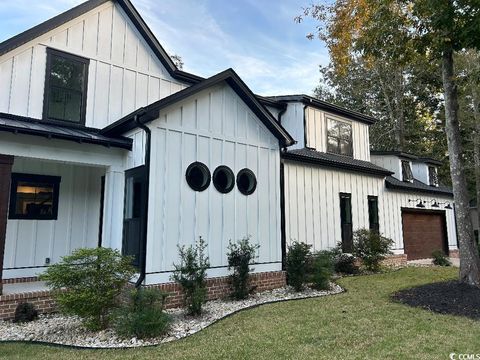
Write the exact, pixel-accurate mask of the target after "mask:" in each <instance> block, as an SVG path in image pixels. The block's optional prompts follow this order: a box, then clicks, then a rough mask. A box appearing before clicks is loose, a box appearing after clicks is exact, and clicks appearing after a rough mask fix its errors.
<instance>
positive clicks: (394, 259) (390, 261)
mask: <svg viewBox="0 0 480 360" xmlns="http://www.w3.org/2000/svg"><path fill="white" fill-rule="evenodd" d="M382 265H385V266H406V265H407V254H398V255H391V256H388V257H387V258H386V259H385V260H383V261H382Z"/></svg>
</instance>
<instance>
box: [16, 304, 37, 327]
mask: <svg viewBox="0 0 480 360" xmlns="http://www.w3.org/2000/svg"><path fill="white" fill-rule="evenodd" d="M37 319H38V311H37V309H35V306H34V305H33V304H32V303H20V304H18V305H17V307H16V309H15V315H14V317H13V322H14V323H17V322H20V323H23V322H30V321H34V320H37Z"/></svg>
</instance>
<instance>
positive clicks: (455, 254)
mask: <svg viewBox="0 0 480 360" xmlns="http://www.w3.org/2000/svg"><path fill="white" fill-rule="evenodd" d="M448 256H449V257H451V258H454V259H458V258H459V257H460V252H459V251H458V250H450V251H449V252H448Z"/></svg>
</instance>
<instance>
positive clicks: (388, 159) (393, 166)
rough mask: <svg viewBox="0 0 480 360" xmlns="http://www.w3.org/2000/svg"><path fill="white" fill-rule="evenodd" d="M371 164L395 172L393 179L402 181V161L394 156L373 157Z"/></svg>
mask: <svg viewBox="0 0 480 360" xmlns="http://www.w3.org/2000/svg"><path fill="white" fill-rule="evenodd" d="M371 162H372V163H374V164H375V165H377V166H380V167H382V168H384V169H387V170H390V171H391V172H393V175H392V176H393V177H395V178H397V179H399V180H402V161H401V160H400V159H399V158H398V156H394V155H371Z"/></svg>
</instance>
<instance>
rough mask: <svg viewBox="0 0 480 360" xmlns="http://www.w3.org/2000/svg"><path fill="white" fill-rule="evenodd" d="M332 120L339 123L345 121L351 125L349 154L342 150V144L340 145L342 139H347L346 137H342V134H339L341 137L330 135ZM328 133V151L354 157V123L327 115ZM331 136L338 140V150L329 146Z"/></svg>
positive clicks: (344, 122)
mask: <svg viewBox="0 0 480 360" xmlns="http://www.w3.org/2000/svg"><path fill="white" fill-rule="evenodd" d="M330 121H332V122H338V123H343V124H346V125H348V126H349V127H350V146H349V150H350V151H349V153H348V154H345V153H342V151H341V146H340V142H341V141H342V140H344V141H345V139H344V138H342V136H341V135H339V137H337V136H332V135H330V133H329V125H330ZM326 134H327V139H326V141H327V144H326V150H327V153H330V154H336V155H342V156H348V157H352V158H353V125H352V123H350V122H347V121H342V120H337V119H333V118H331V117H327V131H326ZM330 138H334V139H336V140H337V151H332V150H331V149H330V148H329V146H330V145H329V144H330V143H329V139H330Z"/></svg>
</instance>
